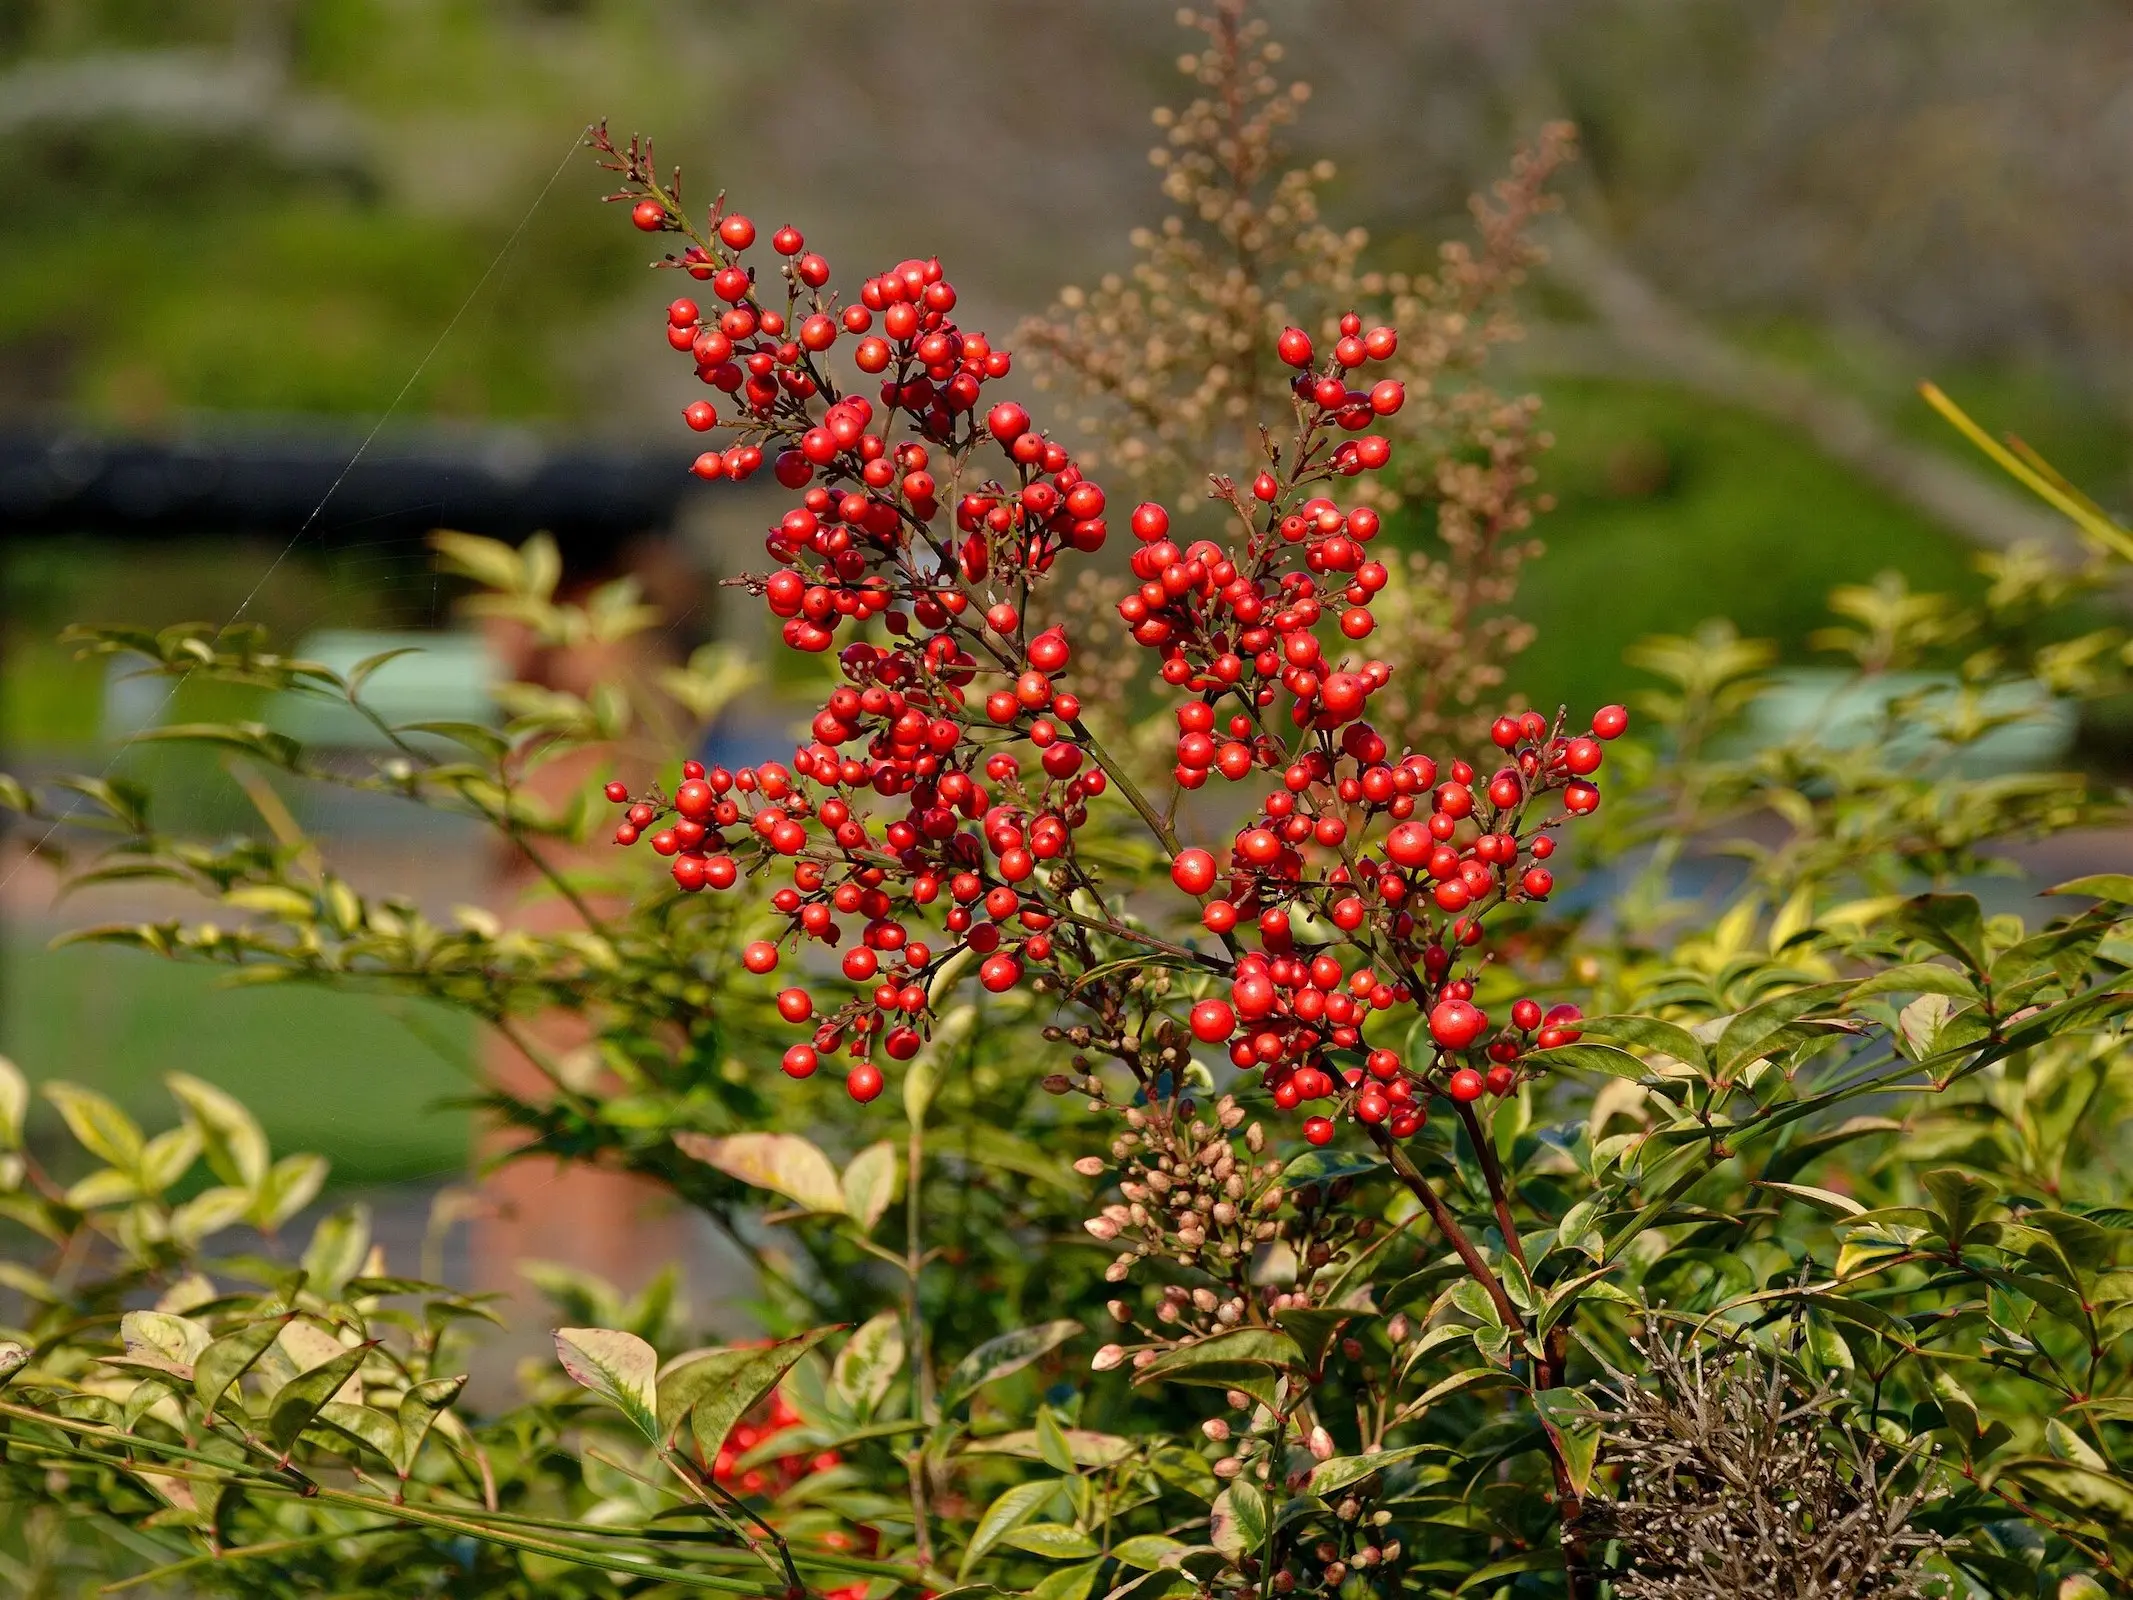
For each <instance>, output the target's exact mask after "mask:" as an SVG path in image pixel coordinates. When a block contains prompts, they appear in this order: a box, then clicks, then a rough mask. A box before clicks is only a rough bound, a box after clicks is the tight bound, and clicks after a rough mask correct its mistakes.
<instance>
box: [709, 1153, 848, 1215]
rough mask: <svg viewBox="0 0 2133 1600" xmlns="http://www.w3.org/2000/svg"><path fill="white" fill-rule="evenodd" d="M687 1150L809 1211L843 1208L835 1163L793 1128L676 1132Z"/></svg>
mask: <svg viewBox="0 0 2133 1600" xmlns="http://www.w3.org/2000/svg"><path fill="white" fill-rule="evenodd" d="M674 1143H675V1146H676V1147H677V1148H678V1149H679V1150H680V1151H681V1153H682V1154H683V1155H685V1156H689V1157H691V1158H693V1159H694V1160H697V1161H701V1162H703V1163H705V1164H706V1165H707V1166H713V1167H716V1168H718V1170H719V1171H721V1172H723V1173H725V1174H726V1175H727V1176H728V1177H729V1178H737V1179H739V1180H740V1181H741V1182H742V1183H745V1184H749V1185H751V1186H753V1187H755V1188H758V1189H768V1190H770V1191H771V1192H772V1193H773V1194H781V1195H783V1196H784V1197H785V1198H786V1199H788V1200H790V1201H792V1202H793V1203H794V1204H795V1205H799V1206H804V1207H805V1208H806V1209H807V1210H809V1211H827V1212H833V1213H842V1212H843V1211H844V1209H845V1203H844V1188H843V1185H841V1184H840V1183H839V1182H838V1181H837V1169H836V1168H835V1167H833V1166H831V1165H830V1159H829V1157H828V1156H826V1155H824V1154H823V1153H822V1152H821V1150H820V1149H818V1148H817V1147H816V1146H815V1145H813V1144H811V1143H810V1142H809V1141H807V1140H806V1139H803V1138H801V1137H800V1136H799V1135H798V1134H795V1133H736V1134H729V1135H727V1136H726V1137H725V1138H713V1137H712V1136H711V1135H709V1134H703V1133H677V1134H676V1135H675V1136H674Z"/></svg>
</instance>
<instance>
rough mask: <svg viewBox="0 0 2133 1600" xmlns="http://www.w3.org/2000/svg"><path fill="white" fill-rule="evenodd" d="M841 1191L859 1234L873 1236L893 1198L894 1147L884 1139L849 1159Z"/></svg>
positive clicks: (894, 1178)
mask: <svg viewBox="0 0 2133 1600" xmlns="http://www.w3.org/2000/svg"><path fill="white" fill-rule="evenodd" d="M842 1188H843V1191H844V1209H845V1211H846V1212H847V1213H848V1214H849V1215H850V1217H851V1219H852V1220H853V1221H854V1222H856V1223H858V1224H859V1228H860V1231H861V1232H862V1233H872V1232H873V1231H874V1224H875V1223H877V1222H879V1221H880V1220H881V1217H882V1213H883V1212H885V1211H887V1210H888V1209H889V1202H890V1201H892V1200H894V1199H895V1198H896V1188H897V1183H896V1147H895V1146H894V1145H892V1144H891V1143H889V1141H888V1140H886V1139H883V1140H882V1141H881V1142H880V1143H878V1144H870V1145H868V1146H867V1147H866V1148H865V1149H864V1150H862V1151H860V1152H859V1154H858V1155H856V1156H854V1157H852V1162H851V1165H850V1166H848V1167H846V1168H845V1169H844V1179H843V1183H842Z"/></svg>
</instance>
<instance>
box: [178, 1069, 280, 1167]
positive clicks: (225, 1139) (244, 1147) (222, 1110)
mask: <svg viewBox="0 0 2133 1600" xmlns="http://www.w3.org/2000/svg"><path fill="white" fill-rule="evenodd" d="M163 1083H164V1086H165V1087H166V1088H168V1089H169V1090H170V1092H171V1095H172V1097H173V1098H175V1099H176V1100H177V1102H178V1104H179V1105H181V1106H183V1107H184V1108H185V1112H186V1115H187V1116H188V1117H189V1118H190V1119H191V1121H192V1123H193V1125H194V1126H195V1127H197V1128H198V1129H199V1130H200V1138H201V1152H202V1154H204V1155H205V1156H206V1157H207V1164H208V1167H209V1168H210V1169H211V1170H212V1171H213V1172H214V1174H215V1176H216V1177H218V1178H220V1179H221V1180H222V1181H223V1182H224V1183H227V1184H234V1185H237V1186H238V1187H240V1188H244V1189H256V1188H258V1186H259V1183H260V1180H261V1179H263V1178H264V1177H266V1175H267V1164H268V1154H267V1136H266V1134H265V1132H264V1131H263V1130H262V1129H261V1128H260V1126H259V1120H258V1119H257V1118H256V1117H254V1116H253V1115H252V1113H251V1112H250V1111H248V1110H246V1109H245V1107H244V1106H243V1105H242V1104H240V1103H239V1102H238V1101H237V1100H236V1099H235V1098H234V1097H233V1096H231V1095H227V1094H225V1093H223V1092H222V1091H221V1090H220V1089H218V1088H216V1087H215V1086H214V1085H213V1084H211V1083H206V1082H203V1081H202V1080H201V1079H199V1078H195V1077H191V1076H189V1075H188V1074H186V1073H183V1072H166V1073H165V1074H164V1075H163Z"/></svg>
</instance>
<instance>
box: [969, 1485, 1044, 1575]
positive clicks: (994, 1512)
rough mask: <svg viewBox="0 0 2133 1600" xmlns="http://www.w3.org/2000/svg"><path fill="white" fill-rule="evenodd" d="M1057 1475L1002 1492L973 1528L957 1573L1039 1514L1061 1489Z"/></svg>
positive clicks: (970, 1565)
mask: <svg viewBox="0 0 2133 1600" xmlns="http://www.w3.org/2000/svg"><path fill="white" fill-rule="evenodd" d="M1059 1487H1060V1485H1059V1481H1058V1480H1057V1479H1056V1478H1042V1479H1039V1480H1037V1481H1036V1482H1034V1483H1018V1484H1016V1485H1014V1486H1013V1487H1012V1488H1010V1489H1007V1490H1004V1491H1002V1493H1001V1494H1000V1496H999V1497H998V1498H997V1499H996V1500H994V1501H993V1503H992V1504H991V1505H989V1506H987V1507H986V1508H985V1514H984V1515H983V1516H981V1517H979V1518H978V1522H977V1526H976V1527H975V1528H973V1529H972V1530H971V1533H970V1543H969V1545H968V1546H967V1547H965V1549H964V1551H963V1561H962V1564H961V1565H960V1566H959V1567H957V1569H956V1576H957V1577H961V1576H962V1575H963V1574H965V1573H967V1572H968V1571H969V1570H970V1569H971V1567H972V1565H974V1564H975V1563H976V1562H977V1560H978V1558H979V1557H981V1556H983V1555H984V1554H985V1553H986V1552H987V1551H988V1550H990V1549H992V1548H993V1547H994V1546H995V1545H997V1544H998V1543H999V1542H1000V1541H1001V1540H1002V1539H1005V1538H1006V1537H1007V1536H1008V1535H1009V1534H1010V1533H1012V1532H1014V1530H1015V1529H1017V1528H1019V1527H1020V1526H1022V1524H1023V1523H1025V1522H1027V1521H1029V1519H1030V1518H1031V1517H1033V1516H1035V1515H1036V1514H1037V1511H1038V1508H1039V1507H1041V1506H1042V1505H1043V1504H1044V1503H1045V1502H1046V1501H1047V1500H1049V1499H1051V1498H1052V1496H1053V1495H1054V1494H1056V1493H1057V1492H1058V1491H1059Z"/></svg>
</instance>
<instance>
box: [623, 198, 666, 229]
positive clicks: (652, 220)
mask: <svg viewBox="0 0 2133 1600" xmlns="http://www.w3.org/2000/svg"><path fill="white" fill-rule="evenodd" d="M630 221H632V222H634V223H636V224H637V226H638V227H640V228H642V229H643V230H644V231H645V232H646V233H657V232H658V231H659V230H660V229H661V228H664V227H665V226H666V225H667V208H666V207H665V206H663V205H661V204H660V203H659V202H658V201H657V200H640V201H638V202H637V203H636V204H635V205H634V206H632V207H630Z"/></svg>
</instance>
